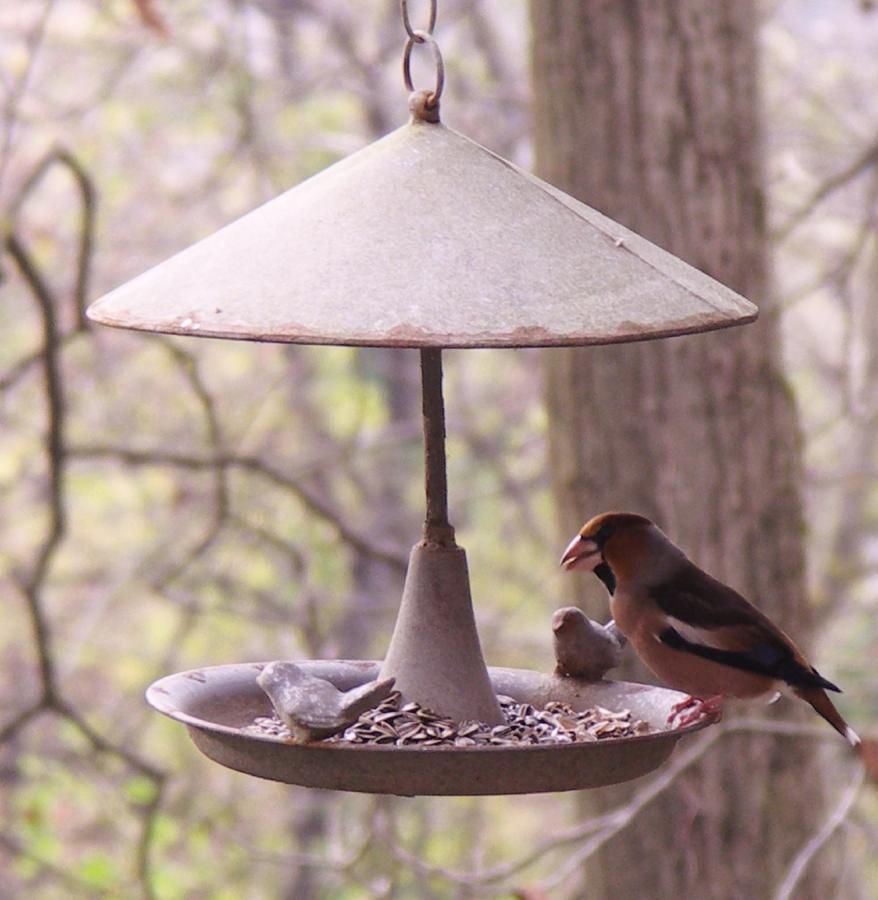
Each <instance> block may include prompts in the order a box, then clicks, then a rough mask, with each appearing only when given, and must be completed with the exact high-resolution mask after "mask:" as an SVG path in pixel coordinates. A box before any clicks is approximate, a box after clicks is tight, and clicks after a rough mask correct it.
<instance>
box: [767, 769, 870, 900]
mask: <svg viewBox="0 0 878 900" xmlns="http://www.w3.org/2000/svg"><path fill="white" fill-rule="evenodd" d="M865 778H866V767H865V766H864V765H863V764H862V763H859V764H858V765H857V768H856V771H855V772H854V777H853V778H852V779H851V780H850V782H849V784H848V786H847V788H845V791H844V793H843V794H842V795H841V800H839V802H838V805H837V806H836V807H835V809H834V810H833V811H832V813H831V814H830V815H829V817H828V818H827V819H826V821H825V822H824V823H823V825H822V826H821V827H820V829H819V830H818V831H817V832H816V833H815V834H814V836H813V837H812V838H811V840H809V841H808V843H807V844H805V846H804V847H802V849H801V850H800V851H799V852H798V853H797V854H796V858H795V859H794V860H793V862H792V864H791V865H790V867H789V869H788V870H787V874H786V876H785V877H784V880H783V881H782V882H781V885H780V887H779V888H778V889H777V894H776V895H775V900H790V898H791V897H792V896H793V891H794V890H795V889H796V885H798V883H799V881H801V879H802V876H803V875H804V874H805V870H806V869H807V868H808V865H809V864H810V863H811V861H812V860H813V859H814V857H815V856H816V855H817V854H818V853H819V852H820V850H821V849H822V848H823V846H824V845H825V844H826V842H827V841H828V840H829V839H830V838H831V837H832V835H833V834H835V832H836V830H837V829H838V828H839V827H840V826H841V825H842V824H843V823H844V822H845V821H846V819H847V817H848V815H849V814H850V811H851V809H852V808H853V805H854V803H856V800H857V797H858V796H859V793H860V788H861V787H862V786H863V782H864V780H865Z"/></svg>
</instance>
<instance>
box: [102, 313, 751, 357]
mask: <svg viewBox="0 0 878 900" xmlns="http://www.w3.org/2000/svg"><path fill="white" fill-rule="evenodd" d="M750 305H751V306H752V308H753V311H752V313H748V314H746V315H742V316H740V317H738V318H733V319H727V320H718V321H714V322H712V323H711V324H710V325H708V326H707V327H705V325H704V324H703V323H701V324H692V325H689V326H686V325H680V326H678V327H670V328H659V329H656V330H655V331H651V332H648V333H640V334H636V335H635V334H632V333H630V332H629V333H625V334H620V335H618V336H615V335H604V336H601V337H570V338H565V337H560V336H557V337H556V336H552V335H549V336H545V337H543V338H533V337H531V338H528V339H527V340H519V339H516V338H515V337H511V336H508V335H504V334H499V335H491V336H485V335H479V336H474V337H473V338H472V340H466V341H464V340H463V339H461V338H460V337H454V338H452V337H450V336H448V335H442V334H427V335H423V336H422V337H421V338H416V337H409V338H387V339H386V340H377V339H374V338H365V337H364V338H357V337H350V336H348V337H338V336H335V335H321V334H297V335H284V336H278V335H276V334H273V335H272V336H270V337H260V336H258V335H253V334H245V333H242V332H235V331H231V330H230V331H218V330H211V329H207V328H199V329H198V330H193V329H192V328H191V327H184V326H182V325H178V326H176V327H175V326H173V325H168V326H167V327H165V326H162V327H157V326H155V325H154V324H152V323H139V324H132V322H130V321H128V322H125V323H122V322H118V321H113V320H112V319H111V318H110V317H107V316H101V315H95V314H93V313H92V310H91V308H89V309H88V310H87V312H86V315H87V316H88V318H89V319H90V320H91V321H93V322H97V323H99V324H101V325H105V326H107V327H110V328H118V329H119V330H123V331H137V332H140V333H142V334H168V335H173V336H176V337H198V338H211V339H213V340H237V341H249V342H250V343H257V344H297V345H306V346H315V347H389V348H396V349H400V350H406V349H411V350H417V349H422V348H425V347H438V348H440V349H443V350H504V349H506V350H526V349H547V350H548V349H552V348H557V349H561V348H564V347H600V346H608V345H611V344H634V343H642V342H644V341H655V340H664V339H667V338H675V337H686V336H691V335H695V334H707V333H708V332H711V331H719V330H721V329H726V328H736V327H737V326H739V325H749V324H751V323H752V322H755V321H756V320H757V319H758V318H759V309H758V307H756V306H755V305H754V304H752V303H751V304H750Z"/></svg>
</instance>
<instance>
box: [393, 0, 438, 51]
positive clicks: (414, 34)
mask: <svg viewBox="0 0 878 900" xmlns="http://www.w3.org/2000/svg"><path fill="white" fill-rule="evenodd" d="M437 3H438V0H430V24H429V25H428V26H427V27H426V29H425V30H426V31H427V32H428V33H429V34H432V33H433V29H434V28H435V27H436V7H437ZM399 5H400V8H401V10H402V24H403V25H404V26H405V33H406V34H407V35H408V36H409V40H410V41H414V42H415V43H416V44H422V43H423V40H422V39H421V38H419V37H418V33H419V32H418V31H417V30H415V29H414V28H412V20H411V19H410V18H409V0H399Z"/></svg>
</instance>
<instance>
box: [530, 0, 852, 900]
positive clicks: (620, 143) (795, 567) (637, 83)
mask: <svg viewBox="0 0 878 900" xmlns="http://www.w3.org/2000/svg"><path fill="white" fill-rule="evenodd" d="M531 19H532V26H533V49H532V53H533V76H534V89H535V100H534V126H535V141H536V155H537V164H538V170H539V174H540V175H541V176H542V177H544V178H546V179H547V180H548V181H550V182H552V183H553V184H556V185H558V186H560V187H561V188H563V189H564V190H567V191H569V192H570V193H572V194H573V195H574V196H576V197H579V198H581V199H582V200H584V201H585V202H587V203H589V204H590V205H592V206H594V207H596V208H597V209H599V210H601V211H602V212H604V213H606V214H607V215H610V216H612V217H613V218H615V219H617V220H618V221H620V222H622V223H623V224H625V225H627V226H628V227H630V228H632V229H634V230H635V231H637V232H639V233H641V234H643V235H644V236H645V237H647V238H649V239H650V240H652V241H655V242H656V243H657V244H660V245H661V246H663V247H665V248H666V249H668V250H670V251H672V252H673V253H676V254H677V255H679V256H681V257H682V258H684V259H686V260H687V261H688V262H690V263H692V264H693V265H695V266H697V267H698V268H700V269H703V270H704V271H706V272H708V273H710V274H711V275H713V276H714V277H715V278H717V279H719V280H720V281H722V282H724V283H725V284H728V285H729V286H730V287H733V288H735V289H736V290H738V291H740V292H741V293H743V294H744V295H745V296H748V297H749V298H751V299H753V300H755V301H756V302H757V303H758V304H759V305H760V307H761V316H760V319H759V321H758V323H757V324H756V325H751V326H745V327H743V328H740V329H732V330H730V331H724V332H720V333H717V334H710V335H700V336H695V337H685V338H676V339H672V340H664V341H653V342H649V343H644V344H631V345H627V346H618V347H597V348H584V349H581V350H558V351H552V352H548V353H547V354H546V355H545V360H546V372H547V402H548V407H549V414H550V422H551V430H550V433H551V445H550V457H551V458H550V463H551V468H552V476H553V480H554V491H555V496H556V498H557V504H558V511H559V513H558V514H559V524H560V526H561V532H562V534H561V536H560V537H559V546H561V543H560V541H563V540H566V539H568V538H569V537H570V535H572V534H573V533H574V532H575V530H576V529H578V528H579V527H580V526H581V524H582V523H583V522H584V521H585V520H586V519H588V518H589V517H591V516H592V515H595V514H597V513H599V512H603V511H604V510H608V509H629V510H633V511H638V512H642V513H644V514H646V515H648V516H650V517H651V518H653V519H655V520H656V521H657V522H658V523H659V524H660V525H661V527H662V528H664V529H665V530H666V531H667V532H668V534H670V535H671V536H672V537H673V539H674V540H675V541H676V542H677V543H678V544H680V545H681V546H682V547H683V548H684V549H685V550H686V551H687V552H688V553H689V555H690V556H691V557H692V558H693V559H694V560H695V561H696V562H697V563H698V564H700V565H701V566H702V567H704V568H706V569H707V570H708V571H710V572H712V573H713V574H714V575H716V576H717V577H718V578H721V579H723V580H725V581H727V582H729V583H730V584H732V585H733V586H734V587H736V588H737V589H738V590H740V591H741V592H743V593H744V594H745V595H746V596H748V597H751V598H753V599H754V600H755V601H756V602H758V603H759V604H760V605H761V607H762V608H763V609H764V610H765V611H766V612H767V613H768V614H769V615H770V616H772V617H773V618H774V619H775V620H776V621H778V622H779V623H781V624H782V626H783V627H784V628H786V629H788V630H789V631H790V632H791V633H793V634H794V635H796V636H797V637H798V638H799V639H800V640H801V641H803V642H804V643H805V644H806V645H807V638H808V636H809V632H810V625H811V622H810V619H811V615H810V612H809V607H808V604H807V601H806V597H805V578H804V576H805V572H804V558H803V527H804V523H803V516H802V506H801V502H800V495H799V485H800V453H799V435H798V429H797V419H796V413H795V408H794V404H793V400H792V398H791V396H790V393H789V390H788V388H787V386H786V385H785V383H784V381H783V377H782V375H781V371H780V365H781V360H780V353H779V348H778V340H779V338H778V328H777V322H776V308H775V306H774V305H773V302H772V298H771V294H770V290H769V283H768V275H767V269H768V254H767V249H766V232H765V217H764V208H763V207H764V202H763V189H764V179H763V172H762V148H761V141H760V134H761V128H760V109H759V98H758V89H757V88H758V54H757V43H756V34H755V29H756V24H757V22H758V15H757V11H756V8H755V3H754V2H753V0H736V2H734V3H724V2H719V0H716V2H705V0H624V2H610V0H584V2H582V0H535V2H532V3H531ZM592 582H593V584H592ZM568 584H569V587H570V590H571V597H570V599H571V601H573V602H576V603H578V604H579V605H582V606H584V608H585V609H586V610H587V611H588V612H589V613H590V614H591V615H592V616H593V617H595V618H602V619H605V618H606V617H607V601H606V595H605V593H604V592H603V589H602V588H600V585H599V584H598V582H597V579H591V578H584V577H577V575H571V576H570V577H569V580H568ZM640 671H641V673H642V672H643V670H640ZM646 680H654V679H652V678H649V677H648V678H647V679H646ZM793 706H794V704H793V703H792V702H791V701H783V702H782V703H781V704H779V705H778V706H775V707H772V711H771V715H772V716H776V715H780V714H782V711H784V712H790V711H791V710H792V708H793ZM787 707H789V709H787ZM750 712H751V713H753V712H757V711H755V710H750ZM793 714H796V713H793ZM624 796H625V789H614V790H612V791H604V792H598V793H596V794H593V795H591V796H590V797H589V798H588V802H589V803H590V804H591V808H592V810H593V809H594V804H595V803H597V804H598V805H599V806H602V807H603V806H606V805H609V804H612V803H617V802H620V801H621V800H622V799H623V798H624ZM823 809H824V806H823V801H822V789H821V778H820V769H819V766H818V760H817V758H816V753H815V750H814V748H813V747H812V746H810V745H809V744H808V743H806V742H804V741H798V740H795V741H794V740H790V739H777V738H769V737H766V736H759V737H749V738H745V737H732V738H729V739H728V740H726V741H725V742H724V743H723V746H722V747H721V748H719V749H715V750H714V751H712V754H711V756H710V757H709V758H708V759H707V760H705V762H704V763H703V764H702V766H701V768H700V769H699V771H697V772H695V773H694V774H692V775H691V776H688V777H686V778H685V779H683V780H682V781H681V782H680V784H679V785H678V786H677V787H676V789H675V790H674V791H673V792H672V795H671V796H668V797H666V798H664V799H663V800H661V801H660V802H657V803H656V804H654V806H653V807H652V808H651V809H649V810H648V811H647V812H646V813H645V814H643V815H642V816H641V817H639V819H638V821H637V824H636V826H635V827H634V828H632V829H628V830H626V831H625V832H623V833H622V835H620V837H619V838H618V839H617V840H616V841H615V842H614V843H612V844H610V845H608V846H607V847H606V849H605V851H604V852H603V853H602V854H601V856H600V858H599V859H598V860H597V861H596V862H595V863H594V865H592V866H591V867H590V868H589V869H588V870H587V873H586V877H587V896H588V898H589V900H591V898H602V897H608V898H609V897H614V898H619V897H644V896H647V895H648V896H649V897H650V898H651V900H652V898H663V897H675V898H680V897H697V898H699V900H705V898H723V900H729V898H738V897H740V898H748V900H753V898H760V897H767V896H770V895H771V893H772V891H773V889H774V888H776V886H777V885H778V883H779V882H780V880H781V879H782V877H783V874H784V872H785V870H786V867H787V866H788V865H789V863H790V862H791V860H792V858H793V856H794V855H795V852H796V851H797V850H798V849H799V848H800V847H801V845H802V843H803V842H804V841H805V840H806V839H807V837H808V836H809V835H810V834H811V833H812V832H813V831H814V830H815V829H816V828H817V827H818V824H819V823H820V822H821V821H822V816H823V812H822V810H823ZM831 867H832V866H831V863H828V862H827V855H826V854H824V855H822V856H821V857H820V858H819V859H818V860H816V861H815V862H814V863H812V867H811V868H810V869H809V877H808V879H807V884H806V885H804V886H803V887H802V893H801V894H800V895H799V896H801V897H815V898H816V897H829V896H835V891H834V890H833V889H832V884H833V882H832V878H831V875H832V872H831ZM647 886H648V887H647Z"/></svg>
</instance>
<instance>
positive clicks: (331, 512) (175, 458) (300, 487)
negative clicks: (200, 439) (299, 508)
mask: <svg viewBox="0 0 878 900" xmlns="http://www.w3.org/2000/svg"><path fill="white" fill-rule="evenodd" d="M70 453H71V456H75V457H77V458H79V459H104V458H115V459H117V460H119V461H120V462H123V463H126V464H128V465H135V466H174V467H177V468H182V469H190V470H198V469H209V468H212V467H214V466H216V465H217V462H218V461H217V460H216V459H208V458H205V457H199V456H192V455H191V454H187V453H174V452H168V451H165V450H132V449H129V448H127V447H118V446H114V445H109V444H103V445H102V444H88V445H79V446H76V447H72V448H71V450H70ZM219 461H220V462H221V463H222V464H223V465H225V466H228V467H230V468H237V469H242V470H244V471H247V472H252V473H254V474H257V475H260V476H262V477H263V478H265V479H266V480H267V481H269V482H271V483H272V484H274V485H275V486H277V487H280V488H283V489H284V490H287V491H289V492H290V493H292V494H294V495H295V496H296V497H297V498H298V499H299V501H300V502H301V503H302V505H303V506H304V507H305V508H306V509H307V510H308V512H310V513H312V514H313V515H315V516H317V517H318V518H321V519H323V520H324V521H325V522H327V523H328V524H330V525H331V526H332V527H333V529H334V530H335V532H336V534H337V535H338V536H339V537H340V538H341V539H342V540H343V541H345V542H346V543H348V544H350V546H351V547H353V548H354V549H355V550H358V551H360V552H361V553H363V554H365V555H367V556H371V557H373V558H375V559H378V560H381V561H382V562H384V563H386V564H387V565H388V566H390V567H391V568H393V569H396V570H397V571H400V572H405V570H406V567H407V566H408V558H407V556H406V555H405V554H403V553H401V552H399V551H396V550H393V549H391V548H389V547H385V546H382V545H381V544H378V543H377V542H376V541H374V540H372V538H370V537H368V536H367V535H365V534H363V533H362V532H360V531H358V530H356V529H355V528H353V527H351V526H350V525H349V524H348V523H347V522H346V521H345V520H344V517H343V516H342V515H340V514H339V513H338V512H337V511H336V510H335V509H333V508H332V507H331V506H330V505H329V504H328V503H327V502H326V501H325V500H324V499H323V498H322V497H320V496H319V495H318V494H316V493H315V492H314V491H313V490H311V489H310V488H308V487H306V486H305V485H304V484H302V483H301V482H298V481H296V480H294V479H293V478H290V477H289V476H288V475H286V474H284V473H283V472H280V471H279V470H277V469H275V468H274V467H273V466H270V465H269V464H268V463H266V462H264V461H263V460H261V459H259V457H256V456H249V455H248V456H235V455H225V456H223V457H222V458H221V460H219Z"/></svg>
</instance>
